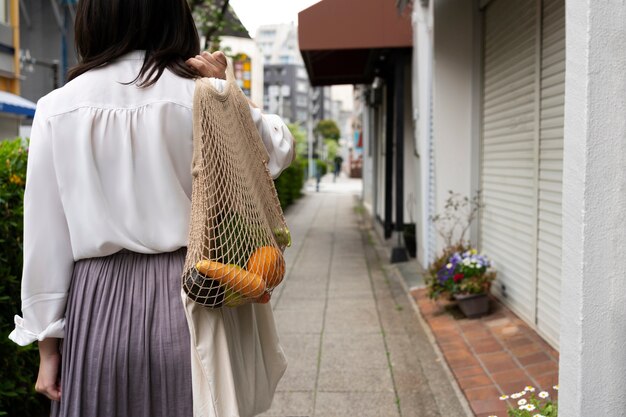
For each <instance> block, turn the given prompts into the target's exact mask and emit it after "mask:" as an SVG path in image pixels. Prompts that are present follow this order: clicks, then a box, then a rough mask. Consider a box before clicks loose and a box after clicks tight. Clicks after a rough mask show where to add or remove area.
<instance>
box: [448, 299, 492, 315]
mask: <svg viewBox="0 0 626 417" xmlns="http://www.w3.org/2000/svg"><path fill="white" fill-rule="evenodd" d="M454 298H455V300H457V302H458V304H459V308H460V309H461V311H462V312H463V314H465V316H466V317H467V318H476V317H481V316H484V315H485V314H487V313H489V295H487V294H486V293H485V294H455V295H454Z"/></svg>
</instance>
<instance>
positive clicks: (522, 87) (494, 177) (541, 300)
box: [480, 0, 565, 346]
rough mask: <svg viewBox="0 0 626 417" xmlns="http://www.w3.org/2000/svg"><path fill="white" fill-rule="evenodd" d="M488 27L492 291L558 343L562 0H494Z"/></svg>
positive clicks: (486, 156)
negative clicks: (495, 270) (495, 274)
mask: <svg viewBox="0 0 626 417" xmlns="http://www.w3.org/2000/svg"><path fill="white" fill-rule="evenodd" d="M539 25H541V26H540V27H539ZM484 33H485V35H484V36H485V37H484V69H483V71H484V72H483V138H482V144H481V146H482V149H481V187H482V190H483V192H484V202H485V205H486V207H485V209H484V210H483V213H482V216H481V225H480V231H481V242H480V243H481V249H482V250H483V251H484V252H485V253H487V254H489V255H490V256H491V257H492V258H493V259H494V261H495V262H496V265H497V268H498V278H499V284H500V285H496V286H495V287H494V292H495V294H496V295H497V296H499V297H500V298H501V299H502V300H503V301H504V302H505V303H506V304H507V305H508V306H509V307H511V308H512V309H513V310H514V311H515V312H516V313H517V314H519V315H520V316H521V317H523V318H524V319H526V320H527V321H528V322H529V323H531V324H532V325H534V326H536V328H537V330H538V331H539V332H540V333H541V334H542V335H543V336H544V337H545V338H546V339H547V340H548V341H549V342H550V343H552V344H553V345H554V346H558V338H559V314H560V308H559V305H560V303H559V300H560V282H561V216H562V214H561V198H562V196H561V192H562V171H563V104H564V92H565V2H564V0H543V1H540V0H536V1H534V2H529V1H528V0H494V1H491V2H490V3H489V4H488V6H487V8H486V9H485V31H484Z"/></svg>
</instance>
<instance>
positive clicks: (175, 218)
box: [9, 51, 294, 345]
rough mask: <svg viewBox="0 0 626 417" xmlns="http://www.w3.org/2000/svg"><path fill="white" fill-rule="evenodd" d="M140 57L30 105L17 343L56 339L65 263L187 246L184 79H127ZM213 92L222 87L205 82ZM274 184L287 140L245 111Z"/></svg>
mask: <svg viewBox="0 0 626 417" xmlns="http://www.w3.org/2000/svg"><path fill="white" fill-rule="evenodd" d="M143 57H144V53H143V52H141V51H137V52H133V53H130V54H128V55H125V56H124V57H122V58H120V59H118V60H117V61H115V62H113V63H111V64H109V65H107V66H105V67H102V68H99V69H95V70H91V71H89V72H87V73H85V74H83V75H81V76H79V77H77V78H76V79H74V80H73V81H71V82H69V83H68V84H67V85H65V86H64V87H63V88H61V89H58V90H56V91H53V92H52V93H50V94H48V95H47V96H45V97H43V98H42V99H41V100H39V102H38V104H37V112H36V115H35V120H34V121H33V129H32V134H31V141H30V148H29V159H28V170H27V177H26V192H25V195H24V270H23V276H22V312H23V318H22V317H19V316H16V317H15V330H14V331H13V332H12V333H11V334H10V336H9V337H10V339H11V340H13V341H14V342H16V343H18V344H20V345H27V344H29V343H32V342H33V341H35V340H43V339H45V338H49V337H56V338H61V337H63V333H64V332H63V327H64V313H65V306H66V300H67V295H68V290H69V285H70V279H71V277H72V271H73V267H74V262H75V261H77V260H79V259H85V258H92V257H99V256H107V255H111V254H113V253H115V252H118V251H120V250H121V249H128V250H131V251H134V252H140V253H160V252H171V251H175V250H176V249H178V248H180V247H183V246H186V245H187V237H188V236H187V233H188V223H189V214H190V202H191V201H190V199H191V179H192V177H191V159H192V102H193V93H194V86H195V84H194V81H193V80H189V79H184V78H181V77H178V76H177V75H175V74H173V73H171V72H169V71H167V70H166V71H165V72H164V74H163V75H162V76H161V78H160V79H159V80H158V82H157V83H156V84H155V85H153V86H151V87H148V88H139V87H137V86H136V85H125V84H123V83H127V82H129V81H132V80H134V79H135V77H136V76H137V74H138V73H139V69H140V68H141V65H142V63H143ZM212 81H213V84H214V85H215V87H216V88H217V89H218V90H220V91H221V90H222V89H223V87H224V81H222V80H217V79H212ZM250 111H251V114H252V117H253V119H254V121H255V123H256V126H257V128H258V129H259V132H260V134H261V137H262V139H263V142H264V144H265V147H266V148H267V151H268V153H269V156H270V158H269V168H270V172H271V173H272V175H273V176H274V177H277V176H278V175H279V174H280V172H281V171H282V170H283V169H284V168H286V167H287V166H289V164H290V163H291V161H292V160H293V154H294V146H293V137H292V136H291V134H290V133H289V130H288V129H287V127H286V126H285V124H284V123H283V122H282V121H281V120H280V118H278V117H277V116H274V115H264V114H262V113H261V111H260V110H259V109H256V108H253V107H250Z"/></svg>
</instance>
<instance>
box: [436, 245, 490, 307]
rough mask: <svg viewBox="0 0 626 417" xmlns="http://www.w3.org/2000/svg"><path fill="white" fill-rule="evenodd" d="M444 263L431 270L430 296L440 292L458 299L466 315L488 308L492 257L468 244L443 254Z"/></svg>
mask: <svg viewBox="0 0 626 417" xmlns="http://www.w3.org/2000/svg"><path fill="white" fill-rule="evenodd" d="M443 259H444V260H445V261H446V263H445V264H444V265H442V266H441V267H440V268H438V269H437V270H431V274H433V275H432V276H431V279H430V282H429V289H430V296H431V297H432V298H437V297H438V296H440V295H441V294H443V293H446V294H448V295H449V296H451V297H452V298H454V299H455V300H457V301H458V304H459V308H460V309H461V311H462V312H463V314H465V316H466V317H469V318H473V317H480V316H482V315H484V314H486V313H487V312H488V311H489V295H488V294H489V288H490V287H491V282H492V281H493V280H494V278H495V276H496V275H495V271H493V269H492V268H491V261H490V260H489V258H487V256H485V255H480V254H478V252H477V251H476V250H475V249H473V248H469V249H467V250H465V251H463V252H461V251H455V252H452V253H451V254H449V256H447V257H444V258H443Z"/></svg>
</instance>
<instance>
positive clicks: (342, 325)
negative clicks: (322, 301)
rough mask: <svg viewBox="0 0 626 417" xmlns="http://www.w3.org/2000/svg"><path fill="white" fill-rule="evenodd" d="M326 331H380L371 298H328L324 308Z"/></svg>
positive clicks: (342, 332) (343, 332)
mask: <svg viewBox="0 0 626 417" xmlns="http://www.w3.org/2000/svg"><path fill="white" fill-rule="evenodd" d="M324 331H325V332H327V333H341V334H346V333H378V334H379V333H380V321H379V320H378V312H377V310H376V304H375V303H374V301H373V299H372V300H371V302H366V301H364V300H360V299H357V300H350V299H339V300H332V299H331V300H329V301H328V307H327V309H326V325H325V329H324Z"/></svg>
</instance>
